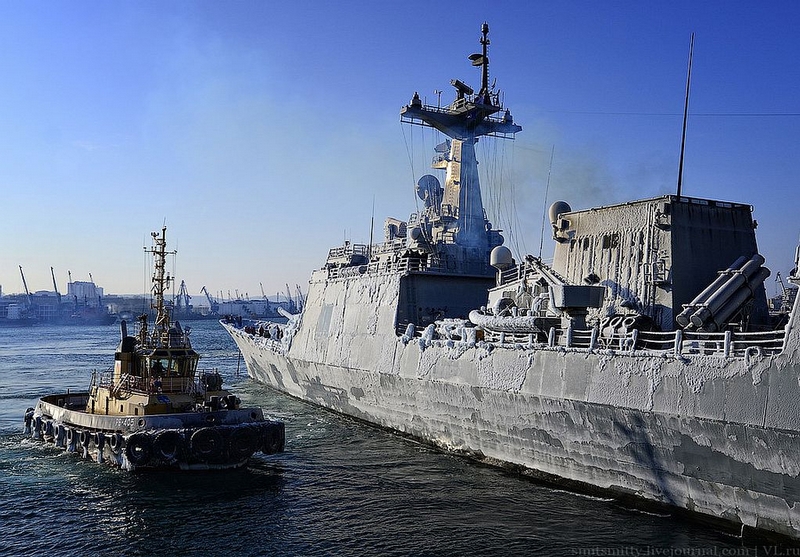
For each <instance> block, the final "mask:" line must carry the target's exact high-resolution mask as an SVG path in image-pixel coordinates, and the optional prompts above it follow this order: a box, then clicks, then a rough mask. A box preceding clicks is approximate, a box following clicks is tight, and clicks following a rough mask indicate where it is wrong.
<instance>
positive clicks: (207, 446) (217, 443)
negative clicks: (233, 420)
mask: <svg viewBox="0 0 800 557" xmlns="http://www.w3.org/2000/svg"><path fill="white" fill-rule="evenodd" d="M224 444H225V441H224V440H223V439H222V434H221V433H220V432H219V431H217V430H216V429H213V428H210V427H204V428H201V429H198V430H197V431H195V432H194V433H193V434H192V438H191V447H192V456H193V457H195V458H197V459H198V460H201V461H203V462H209V461H211V460H214V459H216V458H219V457H220V456H221V455H222V448H223V446H224Z"/></svg>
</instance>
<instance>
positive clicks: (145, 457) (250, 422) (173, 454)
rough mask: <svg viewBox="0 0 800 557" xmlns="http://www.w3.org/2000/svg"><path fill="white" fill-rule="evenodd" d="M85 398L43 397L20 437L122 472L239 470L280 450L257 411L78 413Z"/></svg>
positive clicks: (279, 428) (280, 437) (274, 430)
mask: <svg viewBox="0 0 800 557" xmlns="http://www.w3.org/2000/svg"><path fill="white" fill-rule="evenodd" d="M88 400H89V393H65V394H58V395H49V396H46V397H43V398H42V399H40V400H39V402H38V404H37V405H36V408H31V409H29V410H28V412H27V413H26V415H25V427H26V433H29V434H31V435H32V436H33V437H34V438H36V439H41V440H43V441H45V442H50V443H53V444H54V445H55V446H57V447H60V448H63V449H65V450H67V451H69V452H77V453H79V454H81V455H82V456H83V457H84V458H92V459H94V460H97V461H98V462H109V463H111V464H115V465H118V466H121V467H122V468H123V469H126V470H131V471H135V470H140V471H141V470H157V469H181V470H209V469H228V468H239V467H242V466H244V465H245V464H246V463H247V460H248V459H249V458H250V457H251V456H252V455H253V454H254V453H256V452H259V451H261V452H263V453H265V454H275V453H278V452H281V451H283V446H284V441H285V431H284V426H283V423H281V422H276V421H270V420H265V419H264V415H263V412H262V410H261V409H260V408H245V409H238V410H219V411H214V412H204V413H198V412H187V413H175V414H164V415H147V416H107V415H101V414H90V413H87V412H83V411H81V410H79V409H82V408H84V407H85V406H86V403H87V401H88Z"/></svg>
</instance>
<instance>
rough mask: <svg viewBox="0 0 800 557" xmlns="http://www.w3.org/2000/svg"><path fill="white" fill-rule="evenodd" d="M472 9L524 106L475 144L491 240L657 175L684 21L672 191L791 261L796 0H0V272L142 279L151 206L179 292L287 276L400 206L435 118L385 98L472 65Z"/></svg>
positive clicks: (42, 277)
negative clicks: (716, 202) (501, 129)
mask: <svg viewBox="0 0 800 557" xmlns="http://www.w3.org/2000/svg"><path fill="white" fill-rule="evenodd" d="M484 21H487V22H488V23H489V25H490V39H491V41H492V44H491V47H490V60H491V65H490V73H491V78H492V79H495V78H496V79H497V86H498V87H499V88H500V89H501V90H502V91H504V100H505V104H506V105H507V107H509V108H510V109H511V111H512V113H513V115H514V118H515V121H516V122H517V123H519V124H520V125H522V127H523V131H522V132H521V133H519V134H518V135H517V140H516V141H515V142H503V144H502V145H499V146H496V147H489V146H488V143H486V145H485V146H484V145H481V146H480V147H481V148H480V149H479V150H478V154H479V157H481V156H482V153H495V152H496V153H497V154H498V155H502V157H501V158H502V160H504V161H505V162H504V163H503V166H502V167H492V166H491V165H490V163H489V162H488V161H487V160H484V159H481V160H482V163H483V165H482V166H483V168H484V170H487V171H492V170H493V171H494V172H495V179H496V180H497V184H494V185H493V186H492V187H495V186H496V187H497V188H498V189H497V190H494V191H487V189H488V188H489V185H488V184H486V183H485V184H484V201H485V204H486V205H487V211H489V213H490V216H491V217H492V218H493V219H497V222H498V226H500V227H502V228H503V229H504V230H505V234H504V235H505V236H506V238H507V243H508V244H509V245H510V246H511V247H512V248H513V249H515V250H518V251H519V252H530V253H534V254H536V253H537V252H538V251H539V243H540V231H541V218H542V211H543V207H544V205H545V203H547V204H549V203H550V202H552V201H554V200H555V199H564V200H566V201H567V202H569V203H570V204H571V205H572V207H573V208H575V209H581V208H586V207H589V206H592V205H595V204H608V203H616V202H622V201H625V200H628V199H633V198H641V197H652V196H656V195H661V194H664V193H671V192H674V190H675V183H676V179H677V166H678V155H679V146H680V132H681V120H682V111H683V97H684V87H685V79H686V66H687V58H688V47H689V36H690V34H691V33H692V32H694V33H696V38H695V47H694V65H693V76H692V96H691V102H690V118H689V128H688V137H687V147H686V149H687V150H686V163H685V171H684V185H683V193H684V194H685V195H691V196H696V197H705V198H715V199H717V198H718V199H724V200H729V201H737V202H745V203H752V204H754V205H755V218H756V219H757V220H758V222H759V227H758V231H757V233H758V238H759V243H760V248H761V252H762V254H764V255H765V257H766V258H767V265H768V266H769V267H770V268H771V269H772V270H773V277H774V274H775V271H778V270H781V271H782V272H783V274H784V275H785V273H786V271H788V269H790V268H791V266H792V259H793V255H794V249H795V246H796V244H797V241H798V235H799V234H800V223H798V219H797V217H796V213H797V208H798V203H797V201H798V195H797V188H796V184H797V182H798V179H800V157H798V154H797V151H798V146H800V72H799V71H798V70H799V69H800V68H799V67H798V66H799V65H800V62H798V60H799V58H798V55H799V54H800V48H798V38H797V32H796V29H797V24H798V22H799V21H800V2H794V1H786V2H734V1H730V2H714V1H706V2H699V1H693V2H684V1H674V2H622V1H617V2H611V1H608V2H597V1H566V2H558V1H553V0H547V1H537V0H526V1H520V2H504V1H499V2H492V3H488V2H485V1H481V2H478V1H472V0H468V1H465V2H459V3H452V2H438V3H434V2H418V1H413V0H412V1H402V2H400V1H397V2H382V1H347V2H325V1H297V0H295V1H290V2H281V1H270V2H267V1H251V0H240V1H236V2H233V1H226V2H221V1H220V2H207V1H196V2H187V1H170V2H163V1H146V0H144V1H136V2H127V1H120V2H105V1H103V2H88V1H76V0H72V1H69V2H59V1H51V2H36V3H34V2H16V1H11V0H0V75H2V86H0V208H1V209H0V211H2V216H1V217H0V238H2V245H0V285H2V289H3V293H6V294H7V293H13V292H20V291H22V283H21V279H20V277H19V268H18V266H19V265H22V266H23V268H24V270H25V275H26V279H27V281H28V285H29V287H30V288H31V289H32V290H45V289H52V283H51V279H50V267H51V266H52V267H54V268H55V272H56V278H57V279H58V281H59V283H60V287H61V289H62V290H63V289H65V286H64V283H65V282H66V280H67V271H68V270H69V271H71V273H72V277H73V279H75V280H87V279H88V274H89V273H92V276H93V277H94V280H95V281H96V282H97V283H98V284H100V285H101V286H103V287H104V288H105V289H106V292H110V293H136V292H142V291H145V290H146V289H148V288H149V283H148V278H147V277H146V272H145V268H146V267H145V261H144V255H143V250H142V247H143V246H144V245H149V243H150V239H149V233H150V232H151V231H155V230H159V229H160V228H161V226H162V224H163V223H164V222H166V224H167V227H168V241H169V242H170V245H171V247H177V249H178V257H177V260H176V262H175V265H174V273H175V275H176V277H177V278H178V280H179V281H180V280H185V281H186V283H187V285H188V287H189V292H190V294H192V295H193V296H198V300H199V296H200V295H199V290H200V288H201V287H202V286H206V287H207V288H208V290H209V291H210V292H212V293H217V292H220V291H221V292H224V293H227V292H231V293H233V292H237V291H238V292H239V293H240V294H244V293H247V294H248V295H249V296H250V297H251V298H253V297H259V296H260V284H262V283H263V285H264V289H265V290H266V292H267V294H268V295H270V296H272V295H274V293H275V292H277V291H281V292H283V291H284V290H285V284H286V283H289V284H290V285H291V287H292V290H293V291H294V286H295V285H296V284H299V285H301V287H302V288H303V290H305V284H306V283H307V280H308V277H309V273H310V271H311V269H313V268H316V267H319V266H321V265H322V264H323V263H324V259H325V256H326V254H327V250H328V249H329V248H330V247H332V246H334V245H337V244H339V243H340V242H341V241H343V240H344V239H345V238H347V239H350V240H352V241H354V242H367V241H368V239H369V225H370V218H371V216H372V211H373V204H374V214H375V222H376V224H375V234H376V237H380V235H381V234H382V222H383V219H384V218H385V217H387V216H393V217H397V218H402V219H405V218H407V217H408V215H409V213H410V212H411V211H413V210H414V207H415V198H414V183H415V180H416V179H418V178H419V176H420V175H421V174H422V173H424V172H426V171H427V170H426V168H425V166H426V163H427V161H429V160H430V156H431V154H432V153H431V150H430V148H431V147H432V145H433V144H434V141H436V138H432V137H427V136H425V135H424V134H423V133H422V131H420V129H419V128H417V129H415V130H410V129H408V128H404V127H401V126H400V124H399V110H400V108H401V106H403V105H404V104H406V103H408V102H409V100H410V99H411V96H412V95H413V93H414V92H415V91H419V93H420V95H421V96H423V97H425V98H426V99H427V100H428V102H435V99H436V94H435V92H434V91H436V90H442V91H443V93H442V102H443V103H448V102H450V101H451V100H452V98H453V94H452V91H453V89H452V87H451V86H450V85H449V81H450V79H451V78H459V79H461V80H462V81H465V82H467V83H469V84H472V85H475V86H478V85H479V75H478V72H477V70H476V69H475V68H473V67H471V66H470V63H469V61H468V60H467V56H468V55H469V54H470V53H472V52H476V51H478V49H479V48H480V47H479V44H478V38H479V36H480V26H481V23H483V22H484ZM476 88H477V87H476ZM490 149H496V151H490ZM551 154H553V162H552V166H551V165H550V157H551ZM548 175H549V183H550V185H549V192H548V194H547V200H545V188H546V186H547V183H548ZM542 253H543V254H544V255H545V257H548V256H549V255H551V254H552V243H551V241H550V240H548V239H547V238H545V241H544V249H543V252H542ZM773 291H774V284H773V279H772V278H770V279H768V292H769V293H772V292H773Z"/></svg>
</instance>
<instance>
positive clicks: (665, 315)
mask: <svg viewBox="0 0 800 557" xmlns="http://www.w3.org/2000/svg"><path fill="white" fill-rule="evenodd" d="M480 44H481V46H482V52H481V53H476V54H472V55H470V56H469V60H471V61H472V66H474V67H479V68H480V70H481V87H480V89H479V90H477V91H476V90H475V89H473V88H472V87H470V86H468V85H467V84H465V83H464V82H462V81H461V80H458V79H454V80H451V82H450V83H451V85H453V87H455V90H456V91H455V92H456V98H455V100H454V101H453V102H452V103H451V104H449V105H447V106H441V104H437V105H436V106H433V105H427V104H426V103H425V102H424V101H423V98H422V97H420V96H419V94H418V93H415V94H414V96H413V97H412V99H411V102H410V103H409V104H408V105H406V106H404V107H402V108H401V110H400V119H401V121H402V122H404V123H406V124H409V125H418V126H423V127H425V128H429V129H430V128H432V129H434V130H436V131H437V132H439V133H440V134H441V135H442V136H444V141H443V142H442V143H440V144H438V145H436V146H435V148H434V151H435V153H436V154H435V156H434V158H433V162H432V164H431V168H432V169H433V170H434V171H444V172H443V173H441V174H440V176H441V177H442V178H443V183H442V181H440V179H439V177H437V176H436V175H432V174H428V175H424V176H422V177H421V178H420V179H419V181H418V182H417V184H416V190H415V191H416V194H417V197H418V198H419V201H417V203H418V205H417V209H418V210H417V211H415V212H413V213H411V215H410V216H409V218H408V220H407V221H402V220H399V219H395V218H388V219H386V221H385V224H384V238H383V241H382V242H378V243H373V242H372V240H370V245H360V244H355V245H354V244H351V243H350V242H345V244H344V245H343V246H341V247H336V248H333V249H331V250H330V251H329V253H328V258H327V260H326V261H325V264H324V266H323V267H322V268H321V269H318V270H316V271H314V272H313V273H312V276H311V280H310V283H309V290H308V296H307V300H306V303H305V305H304V307H303V311H302V313H301V314H300V315H298V316H292V317H291V318H290V319H289V322H288V323H287V324H286V325H285V326H280V327H279V326H278V325H274V324H272V325H265V324H257V325H254V326H252V325H251V326H248V327H245V328H244V329H241V328H237V327H234V326H231V325H228V324H226V325H225V326H226V328H227V330H228V331H229V333H230V334H231V336H232V337H233V338H234V339H235V340H236V343H237V344H238V346H239V348H240V350H241V352H242V354H243V355H244V358H245V361H246V363H247V368H248V371H249V373H250V375H251V376H252V377H253V378H254V379H256V380H258V381H261V382H263V383H266V384H268V385H270V386H272V387H274V388H275V389H278V390H280V391H283V392H286V393H288V394H290V395H293V396H295V397H298V398H300V399H303V400H307V401H310V402H313V403H316V404H319V405H322V406H324V407H326V408H330V409H332V410H335V411H337V412H341V413H344V414H347V415H350V416H354V417H356V418H360V419H362V420H366V421H368V422H371V423H374V424H377V425H379V426H383V427H386V428H390V429H393V430H396V431H399V432H402V433H404V434H408V435H411V436H414V437H416V438H418V439H421V440H423V441H426V442H430V443H433V444H436V445H438V446H440V447H442V448H444V449H448V450H453V451H459V452H463V453H468V454H471V455H474V456H476V457H481V458H484V459H486V460H487V461H489V462H493V463H498V464H501V463H508V464H511V465H516V466H521V467H525V468H527V469H530V470H531V471H533V473H534V474H538V475H540V476H541V477H546V478H549V479H555V478H559V479H561V480H562V481H564V482H565V483H568V484H574V485H580V486H583V487H590V488H593V489H599V490H603V491H604V492H606V493H609V492H613V493H617V494H621V495H623V496H632V497H637V498H639V499H642V500H648V501H651V502H654V503H663V504H666V505H672V506H673V507H674V508H680V509H686V510H688V511H693V512H695V513H699V514H701V515H703V516H706V517H712V518H714V519H720V520H722V521H725V522H726V523H727V524H728V525H733V526H734V527H737V528H739V530H740V531H742V532H743V531H744V529H745V528H746V527H751V528H756V529H760V530H763V531H768V532H774V533H778V534H782V535H787V536H790V537H793V538H800V509H798V504H797V502H798V498H799V497H800V383H798V381H800V354H798V345H799V344H800V337H798V334H799V333H798V329H797V325H798V323H797V307H796V305H795V307H794V308H793V309H792V310H791V313H789V312H788V311H784V312H783V313H782V314H780V315H777V314H775V313H774V312H772V313H771V312H770V308H769V307H768V304H767V300H766V292H765V289H764V285H763V282H764V280H765V279H766V278H767V277H768V276H769V274H770V271H769V269H767V268H766V267H762V264H763V263H764V258H763V257H762V256H761V255H760V254H759V253H758V246H757V242H756V236H755V228H756V222H755V221H754V220H753V215H752V212H753V208H752V207H751V206H750V205H745V204H741V203H732V202H728V201H715V200H710V199H699V198H693V197H687V196H684V195H681V193H680V188H679V191H678V195H664V196H661V197H657V198H651V199H640V200H633V201H628V202H625V203H620V204H617V205H610V206H605V207H595V208H590V209H583V210H576V211H573V210H572V208H571V207H570V205H569V204H568V203H567V202H565V201H557V202H555V203H553V204H552V205H551V206H550V210H549V221H550V224H551V226H552V239H553V241H554V242H555V245H554V254H553V259H552V264H550V265H547V264H545V263H544V262H543V261H542V260H541V258H537V257H534V256H532V255H525V256H520V257H521V259H522V261H520V262H517V261H515V259H514V255H513V254H512V252H511V250H510V249H509V248H507V247H506V246H504V245H503V243H504V238H503V236H502V235H501V233H500V231H499V230H497V229H495V228H494V227H493V226H492V224H491V222H490V221H489V220H488V218H487V216H486V212H485V211H484V208H483V205H482V198H481V189H480V179H479V173H478V163H477V159H476V148H475V146H476V144H477V143H478V142H479V141H483V140H484V139H485V138H488V137H495V138H501V139H512V138H513V137H515V134H516V133H517V132H519V131H521V130H522V128H521V127H520V126H519V125H517V124H515V123H514V119H513V117H512V116H511V112H510V111H509V110H508V109H506V108H504V107H503V105H502V95H501V94H500V92H499V90H497V89H495V87H494V82H493V81H491V80H490V79H489V63H488V54H487V51H488V45H489V39H488V25H487V24H484V25H483V26H482V37H481V40H480ZM490 166H493V167H495V168H498V167H499V168H502V167H503V164H494V163H493V164H491V165H490ZM487 170H488V169H487ZM502 176H503V174H502V172H500V173H498V175H496V176H495V180H494V181H502ZM420 201H421V202H422V203H421V204H420ZM731 262H733V263H731ZM726 266H727V267H726ZM795 267H796V268H797V267H800V251H798V253H797V255H796V257H795ZM789 281H790V282H791V283H792V285H793V286H796V285H798V284H800V275H798V274H797V271H795V272H793V273H792V274H791V276H790V277H789ZM468 316H469V320H468V319H467V318H468Z"/></svg>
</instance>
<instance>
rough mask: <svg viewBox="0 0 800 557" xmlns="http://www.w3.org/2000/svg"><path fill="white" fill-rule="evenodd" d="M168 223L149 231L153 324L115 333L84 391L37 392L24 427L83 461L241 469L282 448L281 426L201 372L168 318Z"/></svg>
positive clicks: (214, 375) (142, 321)
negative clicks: (106, 361)
mask: <svg viewBox="0 0 800 557" xmlns="http://www.w3.org/2000/svg"><path fill="white" fill-rule="evenodd" d="M166 230H167V229H166V227H164V228H163V229H162V230H161V234H160V235H159V234H158V233H156V232H153V234H152V236H153V247H152V248H150V249H149V250H148V251H150V252H151V253H152V254H153V258H154V272H153V302H152V306H153V309H154V310H155V316H156V317H155V322H154V324H153V327H152V329H151V328H150V327H149V324H148V316H147V315H142V316H141V317H140V318H139V324H138V331H137V332H135V334H133V335H128V329H127V323H126V321H124V320H123V321H122V323H121V325H120V329H121V333H122V334H121V337H122V338H121V340H120V343H119V346H118V347H117V350H116V354H115V355H114V366H113V368H112V369H111V370H110V371H107V372H103V373H98V372H94V373H93V374H92V378H91V382H90V385H89V389H88V391H87V392H69V391H67V392H65V393H56V394H52V395H47V396H44V397H42V398H41V399H39V401H38V403H37V404H36V407H35V408H28V410H27V411H26V412H25V416H24V425H25V433H26V434H29V435H31V436H33V438H35V439H39V440H43V441H45V442H48V443H52V444H54V445H55V446H56V447H60V448H62V449H64V450H66V451H69V452H78V453H79V454H81V455H82V456H83V458H92V459H96V460H97V461H98V462H108V463H110V464H113V465H117V466H120V467H121V468H123V469H126V470H130V471H147V470H156V469H175V470H209V469H227V468H239V467H242V466H244V465H246V464H247V461H248V460H249V458H250V457H251V456H252V455H253V454H254V453H256V452H258V451H261V452H263V453H265V454H275V453H279V452H282V451H283V447H284V440H285V431H284V424H283V423H282V422H279V421H273V420H268V419H266V418H265V417H264V412H263V410H262V409H261V408H245V407H242V406H241V401H240V400H239V398H238V397H237V396H236V395H235V394H232V393H231V392H229V391H228V390H226V389H224V388H223V380H222V376H221V375H220V374H219V372H218V371H216V370H213V371H201V370H199V369H198V362H199V360H200V354H198V353H197V352H196V351H195V350H194V349H193V348H192V344H191V342H190V340H189V333H190V330H189V328H183V327H181V324H180V323H179V322H178V321H172V319H171V317H170V312H169V307H168V306H167V305H166V304H165V303H164V292H165V291H166V290H167V289H168V288H169V284H170V282H171V278H170V277H169V275H167V274H165V263H166V257H167V255H168V254H170V253H174V252H168V251H167V249H166Z"/></svg>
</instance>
